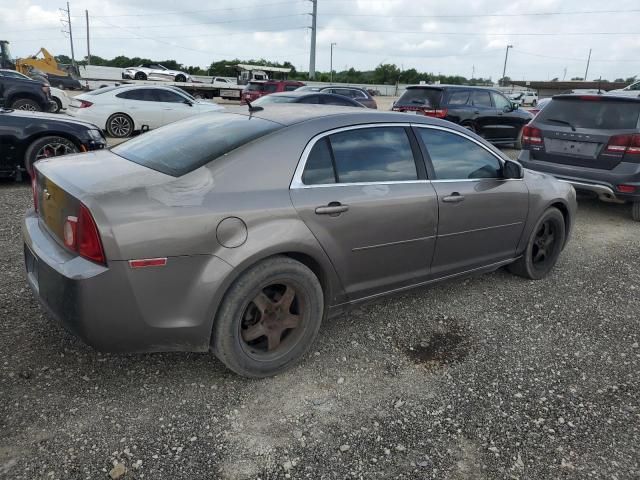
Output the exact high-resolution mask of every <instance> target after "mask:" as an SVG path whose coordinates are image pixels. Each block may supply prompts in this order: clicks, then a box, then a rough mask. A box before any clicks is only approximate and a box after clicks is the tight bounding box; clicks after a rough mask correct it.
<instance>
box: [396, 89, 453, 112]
mask: <svg viewBox="0 0 640 480" xmlns="http://www.w3.org/2000/svg"><path fill="white" fill-rule="evenodd" d="M441 98H442V90H440V89H437V88H407V90H406V91H405V92H404V93H403V94H402V96H401V97H400V98H399V99H398V101H397V102H396V104H399V105H406V106H426V107H431V108H438V107H439V106H440V99H441Z"/></svg>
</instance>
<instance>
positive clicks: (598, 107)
mask: <svg viewBox="0 0 640 480" xmlns="http://www.w3.org/2000/svg"><path fill="white" fill-rule="evenodd" d="M522 143H523V148H524V150H523V151H522V152H521V153H520V157H519V158H518V160H519V161H520V163H522V165H523V166H525V167H526V168H529V169H531V170H537V171H539V172H547V173H550V174H551V175H553V176H554V177H557V178H559V179H560V180H565V181H567V182H569V183H571V184H573V186H574V187H575V189H576V190H585V191H590V192H594V193H595V194H597V195H598V197H599V198H600V199H601V200H605V201H613V202H616V201H620V202H633V207H632V215H633V219H634V220H637V221H640V98H634V97H622V96H614V95H556V96H555V97H553V98H552V99H551V101H550V102H549V103H548V104H547V105H546V106H545V107H544V109H543V110H541V111H540V113H539V114H538V115H537V116H536V117H535V119H534V120H533V121H532V122H531V123H530V124H529V125H527V126H526V127H524V130H523V133H522Z"/></svg>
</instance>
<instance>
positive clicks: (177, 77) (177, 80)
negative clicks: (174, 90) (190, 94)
mask: <svg viewBox="0 0 640 480" xmlns="http://www.w3.org/2000/svg"><path fill="white" fill-rule="evenodd" d="M186 81H187V77H185V76H184V75H176V82H186Z"/></svg>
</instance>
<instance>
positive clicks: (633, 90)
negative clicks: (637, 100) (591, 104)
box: [607, 80, 640, 97]
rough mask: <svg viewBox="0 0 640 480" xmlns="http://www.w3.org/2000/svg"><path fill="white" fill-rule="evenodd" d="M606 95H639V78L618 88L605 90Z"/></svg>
mask: <svg viewBox="0 0 640 480" xmlns="http://www.w3.org/2000/svg"><path fill="white" fill-rule="evenodd" d="M607 95H621V96H624V97H640V80H638V81H637V82H635V83H632V84H631V85H627V86H626V87H624V88H620V89H618V90H611V91H609V92H607Z"/></svg>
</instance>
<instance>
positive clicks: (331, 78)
mask: <svg viewBox="0 0 640 480" xmlns="http://www.w3.org/2000/svg"><path fill="white" fill-rule="evenodd" d="M334 45H337V43H335V42H332V43H331V60H330V62H329V69H330V72H329V83H333V46H334Z"/></svg>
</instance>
